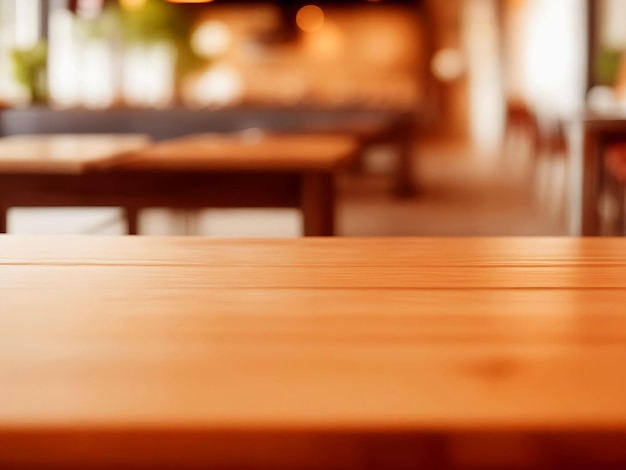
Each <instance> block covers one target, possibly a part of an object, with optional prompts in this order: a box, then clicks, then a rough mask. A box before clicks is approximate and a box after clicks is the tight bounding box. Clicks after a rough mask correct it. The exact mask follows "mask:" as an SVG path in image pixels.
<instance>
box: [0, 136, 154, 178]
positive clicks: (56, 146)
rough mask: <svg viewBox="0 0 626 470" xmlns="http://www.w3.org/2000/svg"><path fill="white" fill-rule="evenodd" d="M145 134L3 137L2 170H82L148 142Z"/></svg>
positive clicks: (56, 171) (0, 168) (0, 150)
mask: <svg viewBox="0 0 626 470" xmlns="http://www.w3.org/2000/svg"><path fill="white" fill-rule="evenodd" d="M149 141H150V139H149V138H148V137H147V136H144V135H134V134H128V135H117V134H85V135H78V134H56V135H23V136H11V137H3V138H0V172H5V173H6V172H33V173H80V172H81V171H83V170H84V169H85V168H86V167H87V165H89V164H92V163H95V162H103V161H106V160H108V159H111V158H116V157H119V156H121V155H124V154H126V153H128V152H131V151H136V150H138V149H140V148H142V147H144V146H146V145H148V143H149Z"/></svg>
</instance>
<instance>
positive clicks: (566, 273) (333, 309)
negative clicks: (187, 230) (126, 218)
mask: <svg viewBox="0 0 626 470" xmlns="http://www.w3.org/2000/svg"><path fill="white" fill-rule="evenodd" d="M625 274H626V240H601V239H582V240H575V239H514V238H513V239H497V238H494V239H479V238H478V239H443V240H438V239H386V240H383V239H329V240H323V239H310V240H273V241H271V240H258V241H255V240H230V241H226V240H224V241H220V240H209V239H186V238H185V239H178V238H163V239H161V238H142V239H140V238H97V237H95V238H64V237H59V238H37V237H31V238H29V237H11V236H4V237H0V290H1V292H0V384H2V385H1V387H0V436H9V435H12V433H27V435H28V433H37V432H48V433H51V432H54V431H55V430H58V431H71V432H74V431H76V432H78V431H80V430H90V431H98V430H122V431H128V432H132V431H133V430H146V429H148V430H155V429H158V430H191V431H193V430H196V431H197V430H200V431H220V430H228V431H246V432H247V431H250V432H254V431H264V430H274V431H310V430H312V431H326V430H338V429H339V430H374V431H380V430H417V431H433V430H434V431H437V430H448V429H450V430H475V429H477V430H551V429H556V430H571V429H583V430H588V429H592V430H595V429H597V430H625V429H626V401H625V400H624V397H625V396H626V375H624V374H623V366H624V363H625V361H626V289H624V287H626V281H625V279H626V276H625Z"/></svg>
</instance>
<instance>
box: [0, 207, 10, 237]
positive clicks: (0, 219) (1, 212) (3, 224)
mask: <svg viewBox="0 0 626 470" xmlns="http://www.w3.org/2000/svg"><path fill="white" fill-rule="evenodd" d="M8 212H9V210H8V209H7V208H6V207H0V233H8V223H7V217H8Z"/></svg>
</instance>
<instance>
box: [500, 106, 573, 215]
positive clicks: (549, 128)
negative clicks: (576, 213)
mask: <svg viewBox="0 0 626 470" xmlns="http://www.w3.org/2000/svg"><path fill="white" fill-rule="evenodd" d="M504 138H505V140H504V153H505V156H507V157H509V156H510V155H513V156H514V157H515V158H520V157H521V158H526V159H527V163H528V165H529V173H528V176H529V178H532V183H533V186H531V187H534V188H535V190H536V193H535V194H536V197H537V199H538V201H539V203H540V204H541V205H542V206H545V205H547V206H548V207H549V208H550V211H551V212H552V213H554V214H555V215H557V216H558V217H559V218H560V217H564V215H565V203H566V198H565V193H566V184H567V182H566V178H565V177H566V174H567V171H566V163H567V159H566V157H567V154H568V148H567V147H568V146H567V138H566V135H565V129H564V125H563V123H562V122H561V120H559V119H557V118H555V117H553V116H550V114H549V113H546V112H543V113H538V112H537V111H535V109H533V108H532V107H531V106H530V105H529V104H528V103H526V102H525V101H524V100H522V99H519V98H510V99H509V100H508V101H507V103H506V125H505V137H504ZM520 143H523V144H522V145H523V148H524V150H527V153H526V152H524V153H522V154H520V152H519V145H520ZM512 144H513V145H512ZM511 146H513V149H514V150H515V152H511Z"/></svg>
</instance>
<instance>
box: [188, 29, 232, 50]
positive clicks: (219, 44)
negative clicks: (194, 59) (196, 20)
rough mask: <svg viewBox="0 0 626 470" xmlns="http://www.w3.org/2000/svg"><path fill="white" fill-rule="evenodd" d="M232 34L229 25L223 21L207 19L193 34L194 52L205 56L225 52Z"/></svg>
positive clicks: (192, 45) (192, 44)
mask: <svg viewBox="0 0 626 470" xmlns="http://www.w3.org/2000/svg"><path fill="white" fill-rule="evenodd" d="M230 41H231V34H230V30H229V29H228V26H226V25H225V24H224V23H222V22H221V21H213V20H211V21H205V22H204V23H202V24H201V25H200V26H198V27H197V28H196V30H195V31H194V32H193V35H192V36H191V47H192V48H193V50H194V52H195V53H196V54H198V55H200V56H202V57H205V58H212V57H215V56H217V55H220V54H223V53H224V52H226V50H227V49H228V46H229V45H230Z"/></svg>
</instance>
